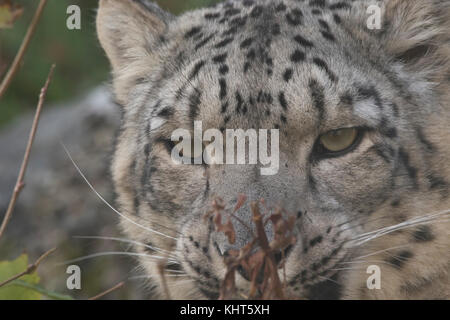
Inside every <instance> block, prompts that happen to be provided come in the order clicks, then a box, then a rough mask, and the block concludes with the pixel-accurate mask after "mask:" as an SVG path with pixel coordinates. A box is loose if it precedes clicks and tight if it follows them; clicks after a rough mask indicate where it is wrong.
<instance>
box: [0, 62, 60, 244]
mask: <svg viewBox="0 0 450 320" xmlns="http://www.w3.org/2000/svg"><path fill="white" fill-rule="evenodd" d="M54 69H55V65H52V67H51V68H50V72H49V74H48V76H47V80H46V81H45V85H44V87H43V88H42V89H41V93H40V95H39V102H38V104H37V107H36V113H35V116H34V120H33V125H32V127H31V131H30V136H29V138H28V144H27V148H26V150H25V155H24V157H23V161H22V165H21V167H20V172H19V175H18V177H17V182H16V186H15V187H14V192H13V194H12V196H11V200H10V202H9V205H8V209H7V210H6V213H5V216H4V217H3V221H2V224H1V226H0V238H1V237H2V235H3V233H4V232H5V229H6V226H7V225H8V222H9V219H10V218H11V215H12V212H13V210H14V206H15V205H16V201H17V199H18V197H19V194H20V192H21V191H22V189H23V187H24V186H25V182H24V177H25V172H26V170H27V166H28V160H29V157H30V152H31V147H32V146H33V141H34V137H35V135H36V130H37V127H38V124H39V117H40V115H41V110H42V106H43V104H44V101H45V96H46V94H47V90H48V87H49V85H50V81H51V79H52V76H53V70H54Z"/></svg>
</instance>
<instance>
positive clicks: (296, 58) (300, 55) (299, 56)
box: [291, 50, 305, 63]
mask: <svg viewBox="0 0 450 320" xmlns="http://www.w3.org/2000/svg"><path fill="white" fill-rule="evenodd" d="M303 60H305V53H304V52H302V51H300V50H295V51H294V53H293V54H292V55H291V61H292V62H296V63H297V62H300V61H303Z"/></svg>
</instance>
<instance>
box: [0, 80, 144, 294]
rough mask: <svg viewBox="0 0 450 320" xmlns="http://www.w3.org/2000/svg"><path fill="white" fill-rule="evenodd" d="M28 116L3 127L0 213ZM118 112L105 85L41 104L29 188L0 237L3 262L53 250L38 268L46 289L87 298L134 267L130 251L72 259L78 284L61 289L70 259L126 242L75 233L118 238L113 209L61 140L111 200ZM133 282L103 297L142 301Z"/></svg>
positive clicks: (11, 183) (22, 148) (16, 168)
mask: <svg viewBox="0 0 450 320" xmlns="http://www.w3.org/2000/svg"><path fill="white" fill-rule="evenodd" d="M32 120H33V114H28V115H25V116H22V117H20V118H18V119H16V120H15V121H14V123H11V124H10V125H8V126H6V127H4V128H3V129H2V130H1V131H0V217H3V214H4V212H6V208H7V205H8V202H9V199H10V197H11V194H12V190H13V188H14V185H15V181H16V178H17V174H18V172H19V168H20V164H21V161H22V158H23V154H24V151H25V147H26V143H27V140H28V134H29V130H30V127H31V123H32ZM119 123H120V110H119V107H118V106H117V105H115V104H114V103H113V101H112V99H111V96H110V94H109V92H108V89H107V88H105V87H99V88H97V89H95V90H93V91H92V92H91V93H90V94H88V95H87V96H86V97H83V98H82V99H81V100H79V101H74V102H72V103H69V104H64V105H63V106H55V107H48V106H45V107H44V112H43V114H42V117H41V120H40V124H39V128H38V131H37V134H36V140H35V143H34V145H33V149H32V152H31V156H30V163H29V166H28V169H27V174H26V177H25V183H26V186H25V188H24V189H23V191H22V193H21V195H20V198H19V200H18V202H17V205H16V208H15V210H14V214H13V216H12V219H11V221H10V223H9V225H8V228H7V230H6V234H5V235H4V236H3V237H2V239H0V260H3V259H12V258H15V257H16V256H18V255H19V254H20V253H21V252H23V251H26V252H28V253H29V254H30V261H32V260H33V261H34V260H35V259H36V258H37V257H38V256H39V255H40V254H42V253H43V252H45V251H46V250H48V249H50V248H52V247H57V248H58V251H57V252H56V253H54V254H53V255H52V257H51V258H49V259H48V260H47V261H46V262H45V264H43V265H41V267H40V268H39V274H40V275H41V277H42V278H43V279H42V285H43V286H45V287H46V288H48V289H53V290H55V291H58V292H61V293H66V294H70V295H72V296H75V297H77V298H87V297H90V296H93V295H96V294H98V293H99V292H103V291H104V290H106V289H108V288H110V287H112V286H114V285H115V284H117V283H118V282H120V281H122V280H123V279H126V278H128V277H130V276H134V275H137V274H136V272H133V269H134V267H135V266H136V264H135V263H134V259H132V258H130V257H127V256H119V255H114V256H105V257H98V258H94V259H89V260H86V261H82V262H77V263H75V264H77V265H79V266H80V267H81V270H82V289H81V290H77V291H69V290H68V289H67V288H66V279H67V277H68V275H67V274H66V267H67V265H58V263H60V262H64V261H67V260H70V259H74V258H78V257H81V256H85V255H89V254H94V253H97V252H106V251H127V250H128V247H126V246H124V245H123V244H121V243H118V242H112V241H108V240H94V239H89V240H86V239H78V238H74V236H107V237H123V236H122V235H121V234H120V233H119V232H118V230H117V228H116V225H117V222H118V219H117V216H116V214H115V213H114V212H113V211H112V210H111V209H110V208H108V207H107V206H106V205H105V204H104V203H102V202H101V200H100V199H99V198H98V197H97V196H96V195H95V194H94V192H92V190H91V189H90V188H89V186H88V185H87V184H86V183H85V182H84V180H83V179H82V178H81V176H80V175H79V174H78V173H77V171H76V169H75V167H74V166H73V164H72V163H71V161H70V160H69V158H68V156H67V155H66V153H65V151H64V149H63V147H62V145H61V142H62V143H64V145H65V146H66V147H67V148H68V150H69V151H70V153H71V155H72V157H73V159H74V161H75V162H76V163H77V165H78V166H79V167H80V168H81V170H82V171H83V173H84V174H85V175H86V177H87V178H88V179H89V180H90V182H91V183H92V184H93V185H94V187H95V189H96V190H97V191H98V192H99V193H100V194H101V195H102V196H104V198H105V199H106V200H107V201H108V202H110V203H112V204H113V203H114V199H113V192H112V185H111V179H110V173H109V166H110V158H111V153H112V148H113V144H114V139H115V135H116V131H117V129H118V126H119ZM142 291H143V290H141V288H140V286H139V285H138V283H136V281H134V282H133V281H129V282H127V284H126V286H125V287H123V288H121V289H120V290H117V291H116V292H113V293H111V294H110V295H108V296H107V297H105V298H110V299H113V298H142V297H143V294H142Z"/></svg>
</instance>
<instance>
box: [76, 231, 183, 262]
mask: <svg viewBox="0 0 450 320" xmlns="http://www.w3.org/2000/svg"><path fill="white" fill-rule="evenodd" d="M73 238H77V239H100V240H111V241H118V242H124V243H130V244H135V245H137V246H142V247H146V248H148V249H150V250H154V251H157V252H159V253H162V254H167V255H168V256H170V257H171V258H176V257H175V256H174V255H173V254H172V253H171V252H170V251H167V250H164V249H160V248H156V247H153V246H151V245H148V244H145V243H142V242H139V241H134V240H130V239H125V238H115V237H101V236H73Z"/></svg>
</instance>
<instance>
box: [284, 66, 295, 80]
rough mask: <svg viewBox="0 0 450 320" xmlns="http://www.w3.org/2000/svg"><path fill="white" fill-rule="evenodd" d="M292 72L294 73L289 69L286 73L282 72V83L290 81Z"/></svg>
mask: <svg viewBox="0 0 450 320" xmlns="http://www.w3.org/2000/svg"><path fill="white" fill-rule="evenodd" d="M293 72H294V71H293V70H292V69H290V68H289V69H286V71H285V72H284V75H283V79H284V81H286V82H288V81H289V80H291V78H292V74H293Z"/></svg>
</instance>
